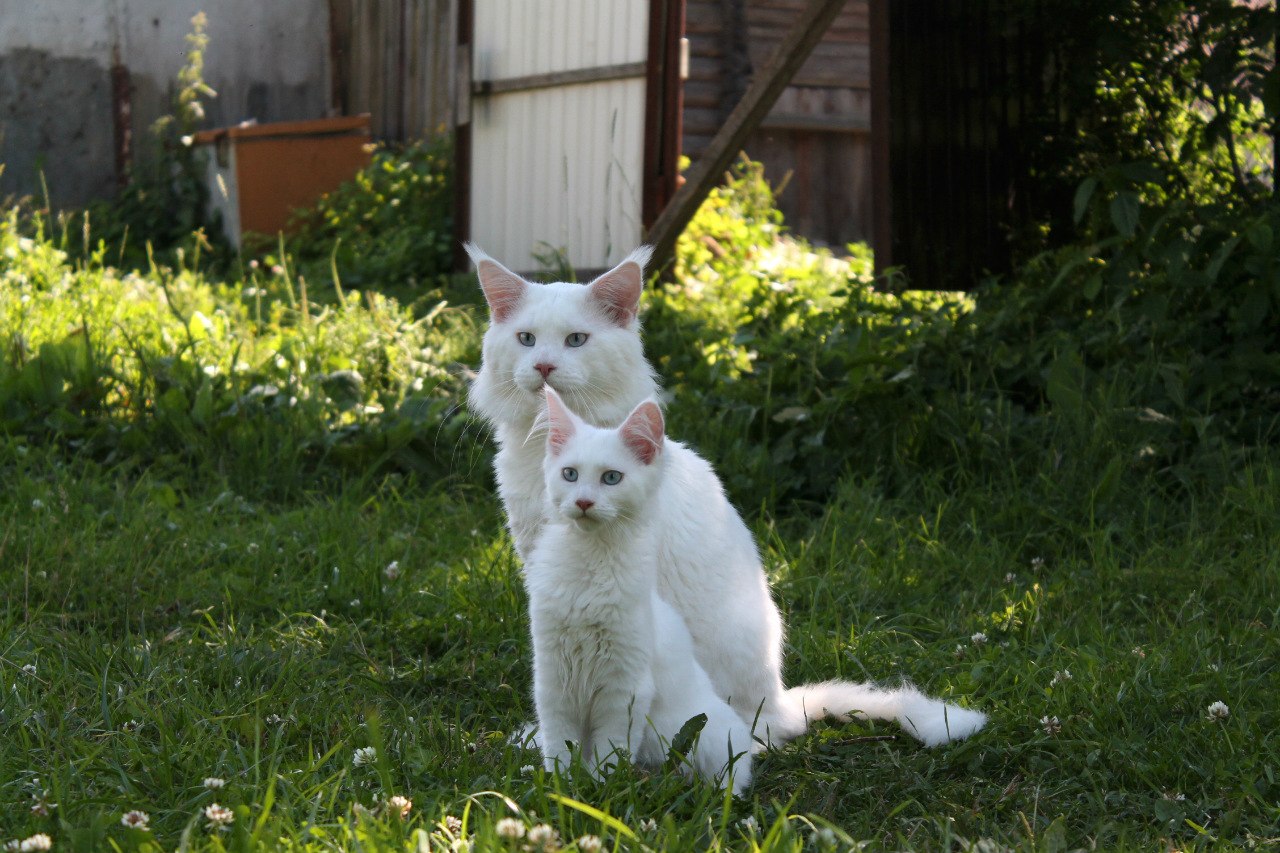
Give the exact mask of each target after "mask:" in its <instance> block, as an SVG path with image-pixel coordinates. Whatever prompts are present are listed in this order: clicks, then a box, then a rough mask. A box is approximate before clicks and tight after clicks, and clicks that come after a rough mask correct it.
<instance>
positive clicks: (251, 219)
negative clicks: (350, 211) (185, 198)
mask: <svg viewBox="0 0 1280 853" xmlns="http://www.w3.org/2000/svg"><path fill="white" fill-rule="evenodd" d="M369 142H370V136H369V116H368V115H367V114H366V115H358V116H343V117H340V118H325V119H315V120H312V121H287V122H272V123H270V124H254V125H242V126H237V127H224V128H219V129H217V130H207V131H202V132H200V133H197V134H196V137H195V144H196V145H201V146H208V148H209V151H208V166H207V170H208V174H209V184H210V186H209V191H210V200H209V205H210V208H211V209H213V210H218V211H220V212H221V213H222V217H223V228H224V230H225V231H226V233H227V238H228V239H229V240H231V242H232V243H233V244H235V245H236V246H239V245H240V238H241V236H242V235H244V234H245V233H248V232H251V231H252V232H256V233H259V234H267V235H274V234H276V233H277V232H279V231H284V230H285V229H286V225H287V224H288V222H289V217H290V216H291V215H292V213H293V211H295V210H297V209H298V208H302V207H307V206H310V205H312V204H314V203H315V202H316V200H317V199H319V198H320V196H322V195H324V194H325V193H326V192H329V191H330V190H333V189H335V188H336V187H337V186H338V185H339V184H341V183H343V182H344V181H348V180H350V179H351V178H352V177H354V176H355V174H356V172H358V171H359V170H360V169H362V168H364V167H365V166H367V165H368V164H369V159H370V154H369Z"/></svg>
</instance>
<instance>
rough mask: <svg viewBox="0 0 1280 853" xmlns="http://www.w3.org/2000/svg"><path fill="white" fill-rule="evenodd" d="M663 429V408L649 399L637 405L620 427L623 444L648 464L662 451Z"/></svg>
mask: <svg viewBox="0 0 1280 853" xmlns="http://www.w3.org/2000/svg"><path fill="white" fill-rule="evenodd" d="M662 431H663V423H662V410H661V409H659V408H658V404H657V403H654V402H652V401H649V400H646V401H645V402H643V403H641V404H640V405H639V406H637V407H636V410H635V411H634V412H632V413H631V414H630V415H628V416H627V419H626V421H624V422H623V424H622V427H621V429H620V432H621V433H622V442H623V444H625V445H626V446H627V449H628V450H630V451H631V452H632V453H633V454H635V457H636V458H637V459H639V460H640V461H641V462H643V463H644V464H646V465H651V464H653V460H654V459H657V458H658V454H659V453H661V452H662Z"/></svg>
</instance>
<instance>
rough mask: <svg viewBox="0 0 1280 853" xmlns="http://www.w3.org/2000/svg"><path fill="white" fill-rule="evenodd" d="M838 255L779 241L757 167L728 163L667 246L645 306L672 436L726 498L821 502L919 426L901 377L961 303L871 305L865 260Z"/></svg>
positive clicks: (873, 296)
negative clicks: (688, 443)
mask: <svg viewBox="0 0 1280 853" xmlns="http://www.w3.org/2000/svg"><path fill="white" fill-rule="evenodd" d="M850 249H851V254H850V256H848V257H846V258H836V257H834V256H832V255H831V253H830V252H827V251H815V250H812V249H811V248H810V247H809V246H808V245H807V244H805V243H804V242H803V241H798V240H794V239H791V238H787V237H783V236H782V223H781V217H780V215H779V213H778V212H777V208H776V206H775V205H774V202H773V194H772V190H771V188H770V186H769V184H768V182H767V180H766V179H765V177H764V175H763V170H762V167H761V166H760V164H758V163H752V162H750V161H748V160H742V161H740V162H739V163H738V164H737V166H736V167H735V168H734V170H733V172H732V175H731V177H730V179H729V181H728V182H727V183H726V184H725V186H723V187H721V188H719V189H717V190H714V191H713V192H712V193H711V195H710V196H709V197H708V199H707V200H706V202H705V203H704V204H703V206H702V208H701V209H700V210H699V212H698V214H697V216H695V217H694V220H693V222H692V223H691V224H690V227H689V228H688V229H687V230H686V232H685V234H684V235H682V236H681V238H680V240H679V243H678V245H677V264H676V273H675V281H674V282H673V283H672V284H669V285H666V286H664V287H659V288H657V289H654V290H652V291H651V292H650V293H649V294H648V295H647V298H646V308H647V310H646V314H645V343H646V347H647V349H648V351H649V354H650V356H651V357H652V359H653V361H654V364H655V366H656V367H657V369H658V372H659V374H660V375H661V376H662V377H663V379H664V382H665V383H666V388H667V391H668V392H669V393H671V394H672V395H673V398H674V402H673V405H672V411H673V415H672V418H673V424H674V429H675V430H676V434H677V435H681V436H683V437H687V438H689V439H691V440H692V441H694V442H695V443H696V444H699V445H700V446H702V447H703V448H704V450H705V451H706V452H707V453H708V454H709V455H710V456H711V458H713V459H715V460H717V465H718V467H719V469H720V471H721V473H722V475H723V476H724V477H725V478H726V480H727V482H728V483H729V485H730V488H731V490H732V491H734V492H735V494H736V495H738V496H739V497H740V498H744V499H748V500H751V501H758V500H774V499H778V498H790V499H794V498H810V499H821V498H823V497H824V496H825V495H827V494H828V493H829V491H830V489H831V488H832V487H833V486H834V484H835V483H836V482H837V481H838V480H839V479H840V477H841V476H842V474H843V473H845V472H847V471H848V470H850V469H857V470H863V471H871V470H874V469H875V468H877V467H879V466H880V465H882V464H883V463H884V462H885V454H886V452H887V451H889V450H890V449H891V448H894V447H895V445H897V444H898V443H900V442H902V441H904V440H906V439H907V436H908V434H909V433H910V432H911V431H912V430H913V429H915V428H916V425H917V424H916V422H917V421H918V419H919V418H920V417H921V416H922V415H923V414H924V412H923V408H922V406H921V405H920V404H919V398H918V396H916V395H914V394H913V393H912V390H911V388H912V383H911V381H910V380H911V379H912V377H913V376H915V374H916V366H915V365H916V361H917V359H918V357H919V355H920V353H921V352H922V350H923V348H924V346H925V343H926V341H928V340H930V339H945V337H946V336H947V334H948V330H949V329H950V328H951V326H952V324H953V323H954V322H955V320H956V318H957V316H958V315H959V314H961V313H962V312H963V311H965V310H966V307H967V306H966V302H965V300H964V299H963V298H961V297H960V296H958V295H956V294H939V293H932V294H925V293H914V292H908V293H902V294H894V293H889V292H884V291H883V290H881V289H880V288H881V287H883V286H884V284H885V282H879V283H877V282H876V280H875V279H874V278H873V276H872V266H871V255H870V252H869V251H868V250H867V249H866V247H865V246H853V247H850ZM888 283H889V285H890V286H892V283H893V282H892V281H890V282H888ZM708 412H714V413H715V417H714V418H708V417H707V413H708Z"/></svg>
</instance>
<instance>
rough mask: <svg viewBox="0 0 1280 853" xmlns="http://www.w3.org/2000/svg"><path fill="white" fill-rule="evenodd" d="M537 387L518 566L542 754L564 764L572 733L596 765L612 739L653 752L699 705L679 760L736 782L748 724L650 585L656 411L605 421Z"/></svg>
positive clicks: (662, 456)
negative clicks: (537, 527) (532, 519)
mask: <svg viewBox="0 0 1280 853" xmlns="http://www.w3.org/2000/svg"><path fill="white" fill-rule="evenodd" d="M546 397H547V417H548V428H547V440H546V457H545V462H544V477H545V482H546V487H547V498H548V504H547V505H548V509H549V512H550V516H551V517H550V519H549V520H548V521H547V522H546V523H545V524H544V525H543V527H542V532H541V533H540V534H539V535H538V538H537V540H536V546H535V548H534V550H533V554H532V556H531V557H530V559H529V561H528V563H527V564H526V565H525V583H526V586H527V588H528V591H529V618H530V624H531V628H532V635H533V684H534V701H535V703H536V705H537V709H538V726H539V730H540V732H541V735H542V744H543V761H544V763H545V765H546V767H547V769H549V770H554V769H555V768H556V767H557V765H558V766H560V767H561V768H563V769H567V768H568V767H569V761H570V749H569V745H570V744H574V745H577V746H579V747H580V748H581V753H582V756H583V759H584V760H585V761H586V762H587V763H588V765H589V766H592V767H593V768H595V769H597V770H600V769H603V767H604V766H605V765H606V764H607V763H608V761H609V759H610V758H611V757H612V756H613V755H614V754H615V752H617V751H619V750H625V751H626V752H628V753H634V754H635V755H636V757H637V758H638V759H639V760H640V761H642V762H645V763H651V764H656V763H660V762H661V761H662V759H663V757H664V755H665V750H666V746H667V745H668V744H670V742H671V741H672V740H674V739H675V738H676V735H677V734H678V733H679V732H680V729H681V727H682V726H683V725H684V724H685V723H686V722H687V721H688V720H690V719H691V718H693V717H694V716H696V715H698V714H706V715H707V722H706V724H705V725H704V727H703V729H702V732H701V736H700V737H699V738H698V739H697V740H696V742H695V744H694V746H693V748H692V751H691V754H690V755H688V756H687V757H686V758H687V760H688V761H690V762H691V764H692V768H691V769H692V771H693V772H696V773H698V774H700V775H702V776H705V777H707V778H714V779H720V780H722V781H723V782H724V783H726V784H731V785H732V788H733V791H734V793H740V792H741V791H742V790H743V789H744V788H746V786H747V785H749V784H750V782H751V758H750V752H751V750H752V749H753V748H754V747H753V743H752V740H751V731H750V728H749V727H748V725H747V724H746V722H745V721H743V720H742V719H741V718H740V717H739V716H738V715H737V714H736V713H734V711H733V709H732V708H730V707H729V705H728V704H726V703H725V701H724V700H723V699H721V698H720V697H719V696H717V695H716V692H715V689H714V687H713V686H712V684H711V680H710V679H709V678H708V677H707V674H706V673H705V672H704V671H703V669H702V667H700V666H699V665H698V662H697V660H696V659H695V656H694V652H693V638H692V637H691V636H690V635H689V632H688V631H687V630H686V629H685V625H684V621H683V620H682V619H681V618H680V616H679V615H678V614H677V613H676V612H675V610H673V609H672V608H671V607H670V605H668V604H667V603H666V602H665V601H663V600H662V599H661V598H660V597H659V595H658V589H657V582H658V569H657V564H658V549H659V537H658V536H657V531H656V529H655V527H654V520H655V513H654V507H655V504H656V503H657V502H660V501H661V500H662V499H663V484H664V479H665V478H664V474H665V470H664V469H665V468H666V464H665V463H666V453H665V452H664V440H663V423H662V412H661V410H660V409H659V408H658V406H657V404H656V403H653V402H651V401H650V402H644V403H641V404H640V405H639V406H638V407H637V408H636V409H635V410H634V411H633V412H631V414H630V415H628V416H627V418H626V419H625V420H624V421H623V422H622V425H621V426H620V427H619V428H617V429H612V430H606V429H600V428H598V427H593V426H591V425H589V424H587V423H585V422H584V421H582V420H581V419H579V418H578V417H576V416H575V415H574V414H573V413H572V412H570V411H569V410H568V409H566V408H565V406H564V403H563V402H561V400H560V398H559V397H558V396H557V394H556V392H555V391H553V390H552V389H551V388H549V387H548V388H547V389H546ZM675 446H677V445H675V444H674V443H667V447H675ZM737 753H743V756H742V758H741V759H739V760H738V761H737V762H736V763H735V762H734V758H735V755H736V754H737ZM730 768H732V770H731V772H728V771H730ZM729 776H731V779H732V781H731V782H730V779H729V778H728V777H729Z"/></svg>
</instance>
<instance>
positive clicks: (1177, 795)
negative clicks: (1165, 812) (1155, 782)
mask: <svg viewBox="0 0 1280 853" xmlns="http://www.w3.org/2000/svg"><path fill="white" fill-rule="evenodd" d="M1160 799H1162V800H1169V801H1170V802H1174V803H1181V802H1184V801H1185V800H1186V799H1187V795H1186V794H1183V793H1181V792H1180V791H1164V792H1162V793H1161V794H1160Z"/></svg>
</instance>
